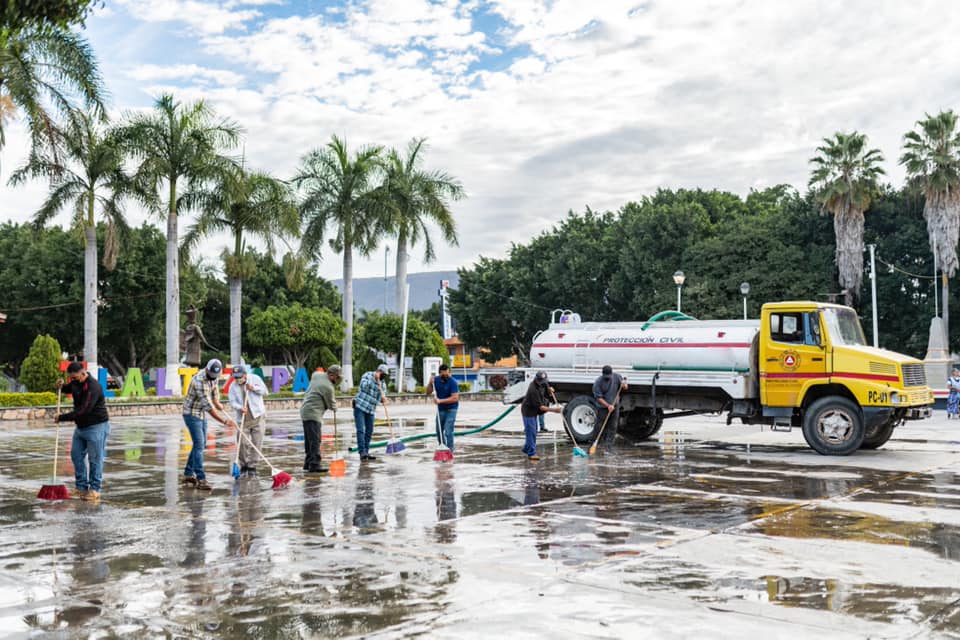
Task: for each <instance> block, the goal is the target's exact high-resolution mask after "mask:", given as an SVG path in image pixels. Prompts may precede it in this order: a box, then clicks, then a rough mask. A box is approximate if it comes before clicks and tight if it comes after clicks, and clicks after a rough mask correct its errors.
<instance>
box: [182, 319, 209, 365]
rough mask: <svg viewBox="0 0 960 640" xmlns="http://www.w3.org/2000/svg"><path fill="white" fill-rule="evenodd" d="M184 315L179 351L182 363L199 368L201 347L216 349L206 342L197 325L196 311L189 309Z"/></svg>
mask: <svg viewBox="0 0 960 640" xmlns="http://www.w3.org/2000/svg"><path fill="white" fill-rule="evenodd" d="M186 314H187V325H186V326H185V327H184V328H183V329H182V330H181V331H180V351H181V353H183V363H184V364H185V365H187V366H189V367H199V366H200V363H201V362H203V360H202V358H201V351H202V350H203V345H206V346H207V348H208V349H212V350H213V351H216V350H217V349H216V348H215V347H214V346H213V345H212V344H210V343H209V342H207V339H206V338H205V337H204V335H203V331H202V330H201V329H200V325H199V324H197V310H196V309H194V308H192V307H191V308H190V309H187V311H186Z"/></svg>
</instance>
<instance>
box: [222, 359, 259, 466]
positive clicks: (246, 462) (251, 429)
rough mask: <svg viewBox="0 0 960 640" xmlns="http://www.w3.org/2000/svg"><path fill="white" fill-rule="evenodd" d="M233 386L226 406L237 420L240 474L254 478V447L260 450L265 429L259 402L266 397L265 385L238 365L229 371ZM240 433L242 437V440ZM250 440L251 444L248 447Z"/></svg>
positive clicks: (250, 372)
mask: <svg viewBox="0 0 960 640" xmlns="http://www.w3.org/2000/svg"><path fill="white" fill-rule="evenodd" d="M232 375H233V384H231V385H230V391H228V392H227V398H228V399H229V400H230V406H231V407H233V408H234V410H236V412H237V421H238V422H239V423H240V432H242V433H240V432H238V433H237V439H238V440H239V441H240V442H239V447H240V451H239V456H238V457H239V460H238V462H239V463H240V473H242V474H246V475H248V476H256V475H257V458H259V456H258V455H257V452H256V451H255V450H254V447H256V448H257V449H261V450H262V446H263V432H264V431H265V429H266V421H267V408H266V407H265V406H264V404H263V399H264V397H266V395H267V385H266V384H264V382H263V378H261V377H260V376H258V375H257V374H255V373H254V372H252V371H250V368H249V367H247V366H246V365H242V364H238V365H237V366H235V367H234V368H233V374H232ZM242 434H246V437H244V436H243V435H242ZM251 441H253V444H252V445H251Z"/></svg>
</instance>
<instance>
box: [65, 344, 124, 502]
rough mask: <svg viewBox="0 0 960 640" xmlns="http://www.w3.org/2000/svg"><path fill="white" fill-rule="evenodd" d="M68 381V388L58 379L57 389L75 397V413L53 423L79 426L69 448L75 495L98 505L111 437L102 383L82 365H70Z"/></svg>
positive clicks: (67, 414) (71, 412) (69, 413)
mask: <svg viewBox="0 0 960 640" xmlns="http://www.w3.org/2000/svg"><path fill="white" fill-rule="evenodd" d="M67 379H68V380H69V381H70V382H68V383H67V384H66V385H64V384H63V380H60V379H57V387H63V389H64V391H66V392H67V393H69V394H70V395H71V396H72V397H73V411H70V412H68V413H64V414H61V415H59V416H57V417H56V418H54V420H55V421H56V422H60V421H61V420H73V421H74V422H75V423H76V425H77V428H76V429H74V431H73V443H72V444H71V445H70V460H71V461H72V462H73V475H74V480H75V481H76V494H75V495H78V496H80V498H82V499H83V500H89V501H92V502H96V501H97V500H99V499H100V488H101V484H102V483H103V460H104V458H106V457H107V436H109V435H110V416H109V415H108V414H107V402H106V400H105V399H104V397H103V389H102V388H101V387H100V383H99V382H97V379H96V378H94V377H93V376H91V375H90V374H89V373H87V372H86V371H84V369H83V365H82V364H80V363H79V362H71V363H70V364H69V365H67ZM88 466H89V472H88V470H87V467H88Z"/></svg>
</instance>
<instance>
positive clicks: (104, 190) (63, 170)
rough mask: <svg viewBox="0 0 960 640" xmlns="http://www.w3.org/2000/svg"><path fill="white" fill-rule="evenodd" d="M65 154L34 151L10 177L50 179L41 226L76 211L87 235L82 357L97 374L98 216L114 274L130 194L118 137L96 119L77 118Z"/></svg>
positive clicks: (38, 219)
mask: <svg viewBox="0 0 960 640" xmlns="http://www.w3.org/2000/svg"><path fill="white" fill-rule="evenodd" d="M62 133H63V154H62V158H61V157H54V156H53V155H52V153H51V152H50V149H49V147H42V148H40V147H34V150H33V152H32V153H31V154H30V157H29V159H28V161H27V163H26V164H25V165H24V166H22V167H20V168H19V169H17V170H16V171H15V172H14V173H13V175H12V176H11V177H10V184H13V185H17V184H22V183H23V182H26V181H27V180H29V179H31V178H49V179H50V186H51V191H50V194H49V195H48V196H47V199H46V201H45V202H44V203H43V205H41V207H40V209H39V210H38V211H37V212H36V214H35V215H34V218H33V219H34V223H35V224H37V225H38V226H43V225H44V224H46V223H47V221H48V220H50V218H52V217H53V216H55V215H56V214H57V213H59V212H60V210H61V209H63V208H64V207H68V206H70V207H72V209H73V217H74V224H75V225H76V226H77V227H78V228H80V229H82V230H83V236H84V247H85V249H84V278H83V279H84V301H83V354H84V357H85V358H86V360H87V366H88V368H89V370H90V371H91V372H93V375H96V371H97V367H98V358H97V354H98V351H97V309H98V306H97V303H98V298H99V295H98V287H97V283H98V277H97V224H96V221H97V219H96V212H97V209H98V208H99V210H100V213H101V215H103V216H104V217H105V218H106V220H107V234H106V240H105V242H104V256H103V265H104V266H105V267H106V268H107V269H108V270H113V268H114V267H115V266H116V263H117V251H118V248H119V242H118V232H120V231H123V230H125V229H126V222H125V221H124V218H123V211H122V209H121V208H120V205H119V201H120V199H122V198H123V197H125V196H129V195H131V194H132V189H131V183H130V179H129V177H128V176H127V175H126V174H124V172H123V170H122V165H123V154H122V152H121V151H120V148H119V145H118V144H117V140H116V138H115V137H114V136H113V135H112V134H110V133H104V132H103V130H102V129H101V127H100V126H98V122H97V116H96V115H95V114H91V113H79V114H76V115H75V116H74V117H71V118H69V119H68V120H67V123H66V125H65V127H64V128H63V131H62ZM61 160H64V161H65V162H61Z"/></svg>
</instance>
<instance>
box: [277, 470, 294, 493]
mask: <svg viewBox="0 0 960 640" xmlns="http://www.w3.org/2000/svg"><path fill="white" fill-rule="evenodd" d="M291 480H293V476H291V475H290V474H289V473H286V472H285V471H279V472H277V475H275V476H273V488H274V489H282V488H283V487H285V486H287V485H288V484H290V481H291Z"/></svg>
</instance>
